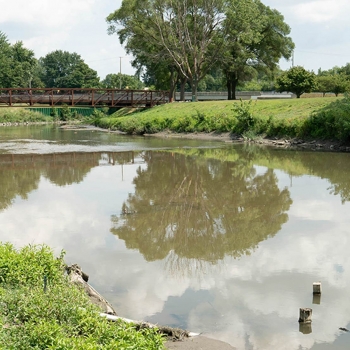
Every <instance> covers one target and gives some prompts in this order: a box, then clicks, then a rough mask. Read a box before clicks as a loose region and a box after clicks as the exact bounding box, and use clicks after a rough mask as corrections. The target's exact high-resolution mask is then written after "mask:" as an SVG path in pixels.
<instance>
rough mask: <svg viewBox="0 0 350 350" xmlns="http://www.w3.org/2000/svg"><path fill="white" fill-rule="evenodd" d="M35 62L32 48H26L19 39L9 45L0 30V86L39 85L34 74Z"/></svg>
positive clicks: (23, 86) (21, 86)
mask: <svg viewBox="0 0 350 350" xmlns="http://www.w3.org/2000/svg"><path fill="white" fill-rule="evenodd" d="M37 64H38V62H37V60H36V59H35V57H34V52H33V51H32V50H28V49H26V48H25V47H24V46H23V43H22V42H21V41H18V42H16V43H15V44H13V45H11V44H10V43H9V42H8V40H7V37H6V35H5V34H4V33H2V32H1V31H0V67H1V69H0V87H2V88H10V87H12V88H15V87H18V88H25V87H29V86H35V87H36V86H38V87H39V86H41V85H42V83H41V82H40V80H39V79H38V78H37V77H36V75H35V72H36V70H37Z"/></svg>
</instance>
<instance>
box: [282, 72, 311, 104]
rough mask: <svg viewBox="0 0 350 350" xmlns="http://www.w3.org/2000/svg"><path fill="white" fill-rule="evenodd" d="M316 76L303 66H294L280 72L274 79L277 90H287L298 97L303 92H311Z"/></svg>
mask: <svg viewBox="0 0 350 350" xmlns="http://www.w3.org/2000/svg"><path fill="white" fill-rule="evenodd" d="M316 86H317V85H316V76H315V74H314V73H313V72H309V71H307V70H306V69H305V68H304V67H301V66H296V67H292V68H290V69H289V70H287V71H285V72H284V73H282V74H281V75H280V76H279V77H278V78H277V81H276V87H277V90H278V91H280V92H283V91H289V92H293V93H294V94H296V95H297V98H300V96H301V95H302V94H304V93H305V92H311V91H312V90H313V89H314V88H315V87H316Z"/></svg>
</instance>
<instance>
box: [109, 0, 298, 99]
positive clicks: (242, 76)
mask: <svg viewBox="0 0 350 350" xmlns="http://www.w3.org/2000/svg"><path fill="white" fill-rule="evenodd" d="M107 22H108V23H109V33H110V34H114V33H116V34H118V36H119V41H120V43H121V44H125V48H126V50H127V52H128V53H130V54H132V56H133V57H134V61H133V66H134V67H135V68H136V69H137V70H138V72H142V71H146V75H148V76H153V77H154V80H155V83H156V87H158V84H157V82H160V83H161V84H164V81H166V82H167V86H168V89H167V90H170V96H173V94H174V91H175V88H176V85H177V84H181V88H180V89H181V91H183V89H184V88H185V85H186V83H187V82H188V83H189V84H190V86H191V90H192V96H193V99H194V100H196V99H197V91H198V88H199V83H200V82H201V81H202V80H203V79H205V77H206V76H207V75H208V73H210V72H211V71H212V70H213V69H214V67H218V69H220V70H221V71H222V75H223V78H224V81H225V85H226V86H227V90H228V98H229V99H235V91H236V87H237V85H238V83H239V82H242V81H246V80H250V79H251V78H252V77H254V76H256V75H257V72H259V71H263V72H274V71H275V70H276V69H277V67H278V62H279V60H280V58H281V57H284V58H286V59H288V58H290V56H291V54H292V51H293V49H294V43H293V41H292V39H291V38H290V37H289V36H288V35H289V33H290V28H289V26H288V25H287V24H286V23H285V22H284V18H283V16H282V15H281V14H280V13H279V12H278V11H277V10H273V9H270V7H268V6H265V5H264V4H263V3H262V2H261V1H259V0H205V1H203V0H200V1H197V0H196V1H193V0H189V1H186V2H184V1H183V0H172V1H168V0H166V1H145V0H123V1H122V5H121V7H120V8H119V9H117V10H116V11H114V12H113V13H111V14H110V15H109V16H108V17H107Z"/></svg>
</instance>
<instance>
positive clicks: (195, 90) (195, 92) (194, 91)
mask: <svg viewBox="0 0 350 350" xmlns="http://www.w3.org/2000/svg"><path fill="white" fill-rule="evenodd" d="M198 83H199V81H198V78H197V77H196V76H195V77H194V78H193V79H192V80H191V87H192V102H198Z"/></svg>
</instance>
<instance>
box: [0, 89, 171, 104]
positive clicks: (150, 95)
mask: <svg viewBox="0 0 350 350" xmlns="http://www.w3.org/2000/svg"><path fill="white" fill-rule="evenodd" d="M168 102H169V92H168V91H156V90H118V89H71V88H45V89H42V88H41V89H39V88H38V89H33V88H21V89H12V88H11V89H0V107H23V106H37V105H41V106H42V105H48V106H57V105H63V104H65V105H68V106H90V107H91V106H92V107H104V106H108V107H153V106H155V105H159V104H164V103H168Z"/></svg>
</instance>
